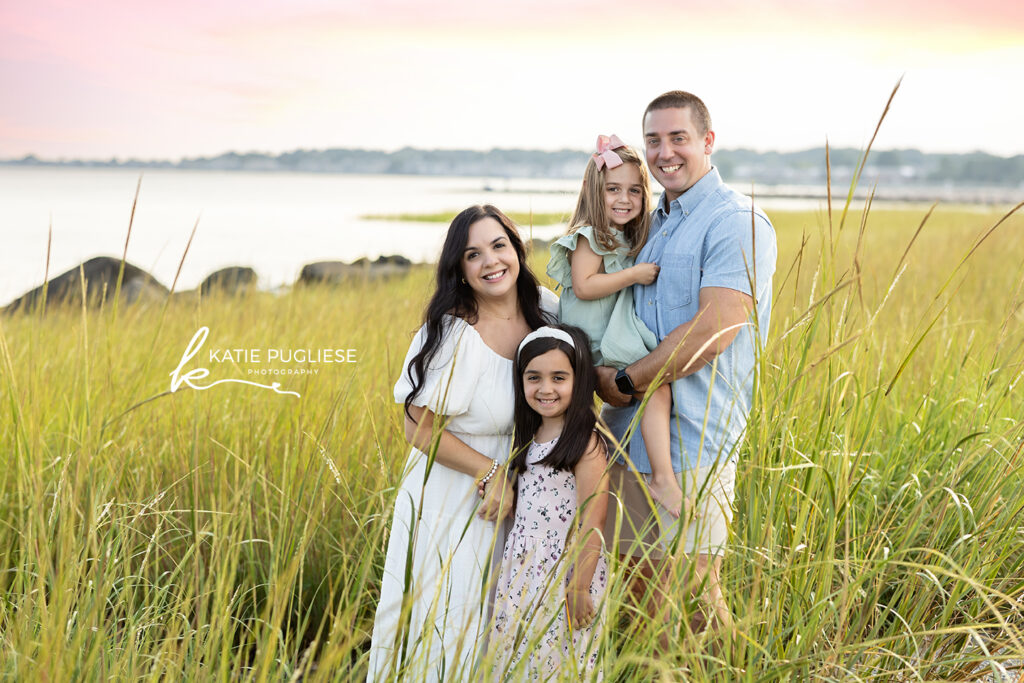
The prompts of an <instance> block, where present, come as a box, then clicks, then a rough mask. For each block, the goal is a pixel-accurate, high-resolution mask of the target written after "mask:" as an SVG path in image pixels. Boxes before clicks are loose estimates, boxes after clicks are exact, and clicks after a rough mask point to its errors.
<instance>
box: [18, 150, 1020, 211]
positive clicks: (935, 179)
mask: <svg viewBox="0 0 1024 683" xmlns="http://www.w3.org/2000/svg"><path fill="white" fill-rule="evenodd" d="M588 156H589V154H588V153H587V152H583V151H580V150H570V149H562V150H556V151H545V150H529V149H491V150H488V151H477V150H458V149H454V150H443V149H414V148H411V147H407V148H403V149H400V150H397V151H394V152H384V151H380V150H367V149H348V148H338V149H321V150H301V149H300V150H294V151H291V152H283V153H280V154H270V153H263V152H246V153H239V152H226V153H224V154H220V155H217V156H211V157H193V158H184V159H181V160H180V161H168V160H140V159H118V158H116V157H115V158H111V159H109V160H83V159H58V160H46V159H40V158H38V157H36V156H34V155H31V154H30V155H27V156H25V157H22V158H21V159H7V160H0V166H2V167H13V168H34V167H35V168H38V167H43V168H109V169H140V170H147V169H154V170H155V169H166V170H212V171H248V172H278V173H289V172H298V173H317V174H356V175H409V176H433V177H439V176H446V177H467V178H479V179H481V182H482V183H484V188H485V189H488V190H495V191H501V184H502V182H503V181H505V182H507V181H508V180H512V179H547V180H573V179H578V178H580V177H581V175H582V172H583V168H584V165H585V164H586V161H587V159H588ZM827 156H828V165H826V150H825V148H824V147H818V148H811V149H806V150H801V151H796V152H756V151H753V150H749V149H720V150H716V151H715V153H714V155H713V157H712V158H713V163H714V164H715V166H716V167H717V168H718V170H719V172H720V173H721V174H722V177H723V178H725V179H726V181H727V182H730V183H732V184H733V185H735V186H736V187H738V188H742V187H744V186H748V187H749V186H750V185H751V184H754V185H755V186H762V187H767V186H770V187H773V188H787V189H786V191H785V192H784V193H778V192H775V193H774V194H771V195H768V194H765V195H764V196H777V197H784V198H794V199H804V198H814V199H817V198H824V195H825V189H824V188H825V186H826V183H827V182H828V180H829V179H830V180H831V184H832V188H833V197H835V196H837V195H841V196H843V197H844V198H845V196H846V190H847V188H849V186H850V184H851V182H852V181H853V178H854V177H856V176H857V175H858V169H859V168H860V164H861V163H862V156H863V152H862V151H861V150H858V149H853V148H835V149H829V150H828V152H827ZM860 181H861V182H860V186H859V187H860V188H861V189H863V191H864V192H863V195H864V196H866V194H867V192H868V189H869V188H871V187H876V188H878V190H877V192H876V196H877V197H878V198H885V199H891V200H894V201H957V202H966V203H986V204H992V203H1016V201H1019V199H1018V198H1019V197H1022V196H1024V154H1018V155H1016V156H1012V157H1001V156H996V155H993V154H988V153H985V152H969V153H957V154H950V153H926V152H921V151H919V150H915V149H890V150H873V151H872V152H871V154H870V155H869V157H868V160H867V163H866V165H865V166H864V168H863V169H861V170H860Z"/></svg>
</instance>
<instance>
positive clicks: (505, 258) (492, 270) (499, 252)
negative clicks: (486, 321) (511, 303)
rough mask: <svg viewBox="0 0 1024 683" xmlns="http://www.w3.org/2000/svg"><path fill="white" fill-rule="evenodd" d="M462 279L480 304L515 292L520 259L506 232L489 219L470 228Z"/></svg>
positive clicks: (481, 220) (484, 219)
mask: <svg viewBox="0 0 1024 683" xmlns="http://www.w3.org/2000/svg"><path fill="white" fill-rule="evenodd" d="M462 275H463V277H464V278H466V283H467V284H468V285H469V286H470V287H471V288H472V290H473V294H474V296H476V298H477V299H478V300H479V299H486V298H492V297H502V296H505V295H507V294H508V293H509V292H512V291H515V287H516V280H517V279H518V278H519V256H518V255H517V254H516V250H515V247H513V246H512V241H511V240H510V239H509V238H508V234H507V233H506V232H505V228H503V227H501V223H499V222H498V221H496V220H494V219H493V218H491V217H490V216H486V217H484V218H481V219H480V220H478V221H477V222H476V223H473V225H471V226H469V239H468V240H467V241H466V248H465V250H463V252H462Z"/></svg>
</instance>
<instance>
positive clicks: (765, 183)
mask: <svg viewBox="0 0 1024 683" xmlns="http://www.w3.org/2000/svg"><path fill="white" fill-rule="evenodd" d="M716 165H717V160H716ZM0 168H10V169H15V170H26V171H27V170H40V171H54V170H65V169H66V170H98V171H130V170H139V171H161V172H167V171H169V172H199V173H240V174H245V173H252V174H257V175H264V174H273V173H281V174H289V175H290V174H295V175H301V174H304V173H305V174H313V175H342V176H344V175H349V176H370V177H373V176H376V177H387V176H409V177H434V178H442V177H444V178H465V179H467V180H470V181H473V182H477V183H480V189H481V190H483V191H485V192H488V193H494V194H496V195H501V194H524V193H525V194H533V195H553V194H558V195H563V194H564V195H575V194H576V192H577V188H576V186H573V187H572V188H567V189H564V190H562V189H553V188H551V187H529V186H525V185H524V184H523V182H524V181H527V182H528V181H529V180H531V179H534V180H538V181H552V180H564V181H576V180H578V176H558V175H533V176H527V175H522V176H511V175H504V176H502V175H497V174H488V173H473V172H468V171H467V172H459V173H443V174H442V173H415V172H408V171H384V172H377V173H372V172H366V171H355V170H319V171H316V170H308V169H290V168H251V167H246V168H219V167H213V166H180V165H172V164H171V163H170V162H153V163H143V162H139V163H138V164H137V165H136V164H133V162H124V163H120V162H119V163H118V164H117V165H113V164H110V163H101V162H84V161H74V162H72V161H59V162H37V163H21V162H17V161H15V162H12V161H9V160H8V161H3V160H0ZM720 171H721V172H722V174H723V177H724V179H725V181H726V182H727V183H729V184H730V185H732V186H733V187H735V188H736V189H737V190H739V191H741V192H743V193H744V194H747V195H751V194H752V195H753V196H754V197H755V199H757V198H761V199H768V198H771V199H781V200H819V201H825V200H826V199H827V187H826V184H825V179H824V178H821V179H817V178H813V179H808V180H807V181H805V182H800V179H795V178H793V177H792V175H793V174H791V173H781V174H775V173H772V174H771V176H772V177H763V176H765V175H767V174H759V175H762V178H760V179H758V178H751V177H749V176H750V174H741V175H736V169H735V168H734V169H733V171H732V173H730V172H729V170H728V168H721V167H720ZM779 176H784V177H779ZM891 176H892V174H891V173H890V172H888V171H887V170H886V169H884V168H883V169H879V168H876V167H873V166H871V165H868V166H867V167H866V168H865V170H864V171H863V173H862V176H861V182H860V184H859V185H858V187H857V189H856V192H855V193H854V199H855V200H858V201H863V200H865V199H867V197H868V196H869V195H870V194H871V193H872V192H873V193H874V199H875V200H876V201H884V202H894V203H907V204H931V203H934V202H941V203H952V204H965V205H978V206H989V207H991V206H1001V205H1014V204H1017V203H1019V202H1020V201H1022V200H1024V175H1021V176H1020V178H1021V179H1022V180H1021V182H1020V184H1019V185H1016V186H1015V185H1010V184H995V185H993V184H986V183H972V182H966V181H964V182H955V181H945V182H932V183H926V182H921V181H918V182H913V181H903V182H897V181H894V179H893V178H892V177H891ZM851 179H852V172H848V169H846V168H845V167H840V168H836V167H833V169H832V202H833V205H835V204H837V203H841V202H845V200H846V196H847V193H848V191H849V186H850V182H851ZM512 180H515V181H517V182H516V184H515V186H511V185H510V184H509V181H512ZM652 189H653V191H654V193H655V194H657V193H658V192H659V191H660V188H659V187H658V186H657V185H656V184H655V185H654V186H653V187H652Z"/></svg>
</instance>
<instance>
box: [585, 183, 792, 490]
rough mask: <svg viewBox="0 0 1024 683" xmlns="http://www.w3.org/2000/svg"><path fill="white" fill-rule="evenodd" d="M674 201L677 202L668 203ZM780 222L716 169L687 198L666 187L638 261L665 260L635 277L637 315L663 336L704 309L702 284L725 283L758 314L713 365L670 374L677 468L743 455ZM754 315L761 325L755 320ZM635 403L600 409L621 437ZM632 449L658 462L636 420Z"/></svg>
mask: <svg viewBox="0 0 1024 683" xmlns="http://www.w3.org/2000/svg"><path fill="white" fill-rule="evenodd" d="M667 209H670V210H667ZM775 259H776V244H775V229H774V228H773V227H772V224H771V222H770V221H769V220H768V217H767V216H765V215H764V213H762V212H761V211H760V210H759V209H756V208H754V207H752V204H751V201H750V198H749V197H746V196H744V195H742V194H740V193H739V192H736V191H735V190H733V189H732V188H730V187H729V186H727V185H726V184H724V183H723V182H722V178H721V176H719V174H718V170H717V169H715V168H713V167H712V169H711V170H710V171H709V172H708V173H707V174H706V175H705V176H704V177H703V178H701V179H700V180H698V181H697V182H696V183H694V184H693V186H692V187H690V189H689V190H687V191H686V192H684V193H683V194H682V195H681V196H680V197H678V198H677V199H675V200H674V201H672V202H671V203H668V202H667V198H666V197H665V195H664V194H662V196H661V199H660V200H659V202H658V207H657V208H656V209H655V210H654V213H653V214H652V218H651V231H650V235H649V237H648V239H647V243H646V244H645V245H644V248H643V250H642V251H641V252H640V254H639V255H638V256H637V259H636V260H637V263H640V262H648V263H657V264H658V265H660V266H661V272H660V274H659V275H658V279H657V280H655V282H654V283H653V284H650V285H634V288H633V298H634V303H635V306H636V312H637V315H638V316H639V317H640V319H641V320H642V321H643V322H644V324H646V325H647V326H648V327H649V328H650V329H651V330H652V331H653V332H654V333H655V334H656V335H657V337H658V341H659V342H660V341H661V340H663V339H664V338H665V337H666V336H668V334H669V333H670V332H671V331H672V330H674V329H675V328H676V327H678V326H680V325H682V324H684V323H687V322H689V321H690V320H691V319H693V317H694V316H695V315H696V314H697V310H698V303H699V300H700V290H701V288H702V287H727V288H729V289H735V290H738V291H740V292H743V293H745V294H748V295H750V296H751V297H753V299H754V303H755V308H756V316H755V315H754V314H753V313H752V314H751V316H750V319H749V320H748V325H746V326H744V327H743V328H741V329H740V331H739V334H737V335H736V338H735V339H734V340H733V342H732V343H731V344H729V346H728V347H727V348H726V349H725V350H724V351H722V352H721V353H720V354H719V355H718V356H717V358H716V359H715V360H714V361H713V362H712V363H710V364H708V365H706V366H704V367H702V368H701V369H700V370H698V371H697V372H695V373H693V374H691V375H688V376H686V377H681V378H679V379H677V380H675V381H674V382H672V429H673V438H672V440H671V441H672V467H673V469H675V470H676V471H677V472H678V471H681V470H688V469H694V468H697V467H708V466H710V465H713V464H715V463H718V464H720V465H721V464H724V463H725V462H727V461H730V460H733V459H735V457H736V452H737V449H738V448H739V445H740V443H741V441H742V439H743V434H744V431H745V429H746V425H747V415H748V414H749V412H750V402H751V398H752V393H753V383H754V367H755V350H756V349H757V350H758V352H759V349H760V348H761V347H762V346H763V344H764V341H765V339H766V337H767V334H768V322H769V318H770V316H771V307H772V288H771V287H772V275H773V274H774V273H775ZM755 321H756V323H755ZM635 411H636V408H635V407H628V408H613V407H611V406H606V407H605V409H604V412H603V417H604V419H605V421H606V422H607V423H608V426H609V427H611V430H612V432H613V433H614V434H615V435H616V437H618V438H619V439H620V440H621V438H622V436H623V435H624V434H625V432H626V429H627V427H628V425H629V423H630V421H631V420H632V419H633V415H634V413H635ZM635 434H636V436H635V438H633V439H631V441H630V444H629V455H630V458H631V459H632V461H633V464H634V465H635V466H636V468H637V469H638V470H639V471H641V472H648V473H649V472H650V471H651V465H650V461H649V460H648V457H647V451H646V450H645V449H644V445H643V440H642V439H641V438H640V429H639V427H637V428H636V430H635Z"/></svg>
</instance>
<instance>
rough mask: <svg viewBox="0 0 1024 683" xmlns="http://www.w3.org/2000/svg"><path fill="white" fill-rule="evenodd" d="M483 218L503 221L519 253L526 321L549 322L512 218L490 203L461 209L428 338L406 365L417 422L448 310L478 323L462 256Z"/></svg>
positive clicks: (444, 255)
mask: <svg viewBox="0 0 1024 683" xmlns="http://www.w3.org/2000/svg"><path fill="white" fill-rule="evenodd" d="M482 218H493V219H494V220H496V221H498V223H500V224H501V227H503V228H504V229H505V234H506V235H508V241H509V242H510V243H511V244H512V248H513V249H515V250H516V256H517V257H519V277H518V279H517V280H516V295H517V297H518V299H519V310H521V311H522V312H523V317H524V318H526V324H527V325H529V326H530V329H531V330H535V329H537V328H538V327H541V326H543V325H545V324H547V319H546V316H545V315H544V313H543V311H541V308H540V293H539V292H538V291H537V278H536V277H535V276H534V274H533V272H532V271H531V270H530V267H529V266H528V265H527V264H526V246H525V245H524V244H523V240H522V239H521V238H520V237H519V231H518V230H516V226H515V224H514V223H513V222H512V220H511V219H510V218H509V217H508V216H506V215H505V214H503V213H502V212H501V211H499V210H498V209H497V208H495V207H493V206H491V205H490V204H486V205H484V206H480V205H477V206H471V207H469V208H468V209H466V210H465V211H463V212H462V213H460V214H459V215H458V216H456V217H455V218H454V219H453V220H452V224H451V225H450V226H449V227H448V234H447V236H446V237H445V239H444V246H443V247H442V248H441V258H440V259H439V260H438V262H437V275H436V276H435V281H436V289H435V290H434V295H433V296H432V297H430V303H428V304H427V308H426V310H425V311H424V313H423V324H424V325H426V327H427V338H426V341H424V343H423V348H421V349H420V351H419V353H417V354H416V355H415V356H413V358H412V360H411V361H410V362H409V367H407V368H405V372H407V373H408V374H409V380H410V382H411V383H412V391H411V392H409V395H408V396H406V398H405V414H406V415H407V416H408V417H409V419H410V420H413V421H414V422H415V418H413V416H412V414H411V413H410V412H409V406H411V405H412V402H413V400H414V399H415V398H416V396H418V395H419V393H420V391H422V390H423V378H424V377H425V370H426V368H427V367H429V365H430V361H432V360H433V358H434V355H435V354H436V353H437V349H438V347H439V346H440V345H441V339H442V338H443V337H444V334H445V332H446V330H445V326H444V316H445V314H451V315H454V316H457V317H459V318H462V319H463V320H465V321H466V322H468V323H469V324H470V325H473V324H475V323H476V320H477V304H476V297H475V296H474V295H473V289H472V288H471V287H470V286H469V285H468V284H467V283H466V282H464V280H463V272H462V256H463V252H465V250H466V244H467V243H468V242H469V229H470V227H471V226H472V225H473V224H474V223H476V222H477V221H479V220H480V219H482Z"/></svg>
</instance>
